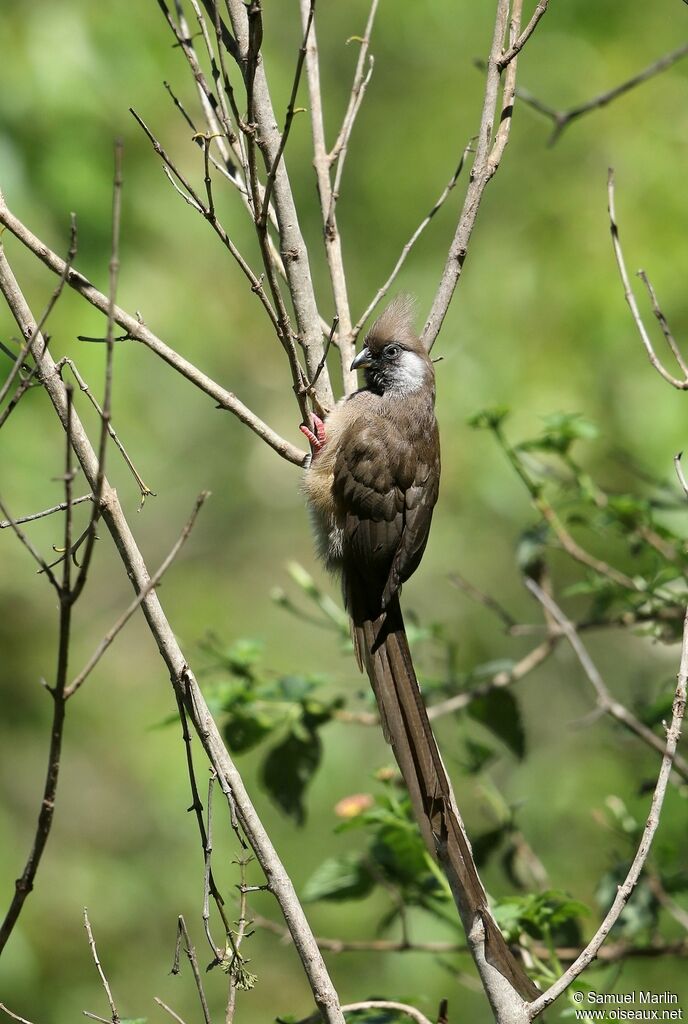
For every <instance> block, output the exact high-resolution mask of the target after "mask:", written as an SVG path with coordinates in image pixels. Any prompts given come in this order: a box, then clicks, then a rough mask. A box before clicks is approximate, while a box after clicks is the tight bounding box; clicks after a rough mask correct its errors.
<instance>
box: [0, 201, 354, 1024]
mask: <svg viewBox="0 0 688 1024" xmlns="http://www.w3.org/2000/svg"><path fill="white" fill-rule="evenodd" d="M1 216H2V210H1V209H0V217H1ZM0 289H1V290H2V292H3V294H4V295H5V297H6V299H7V302H8V305H9V307H10V309H11V311H12V313H13V315H14V317H15V320H16V321H17V323H18V325H19V328H20V330H21V331H22V333H24V331H29V332H32V331H34V329H35V326H36V324H35V320H34V318H33V317H32V315H31V311H30V309H29V307H28V305H27V303H26V300H25V299H24V296H23V295H22V293H21V290H20V289H19V286H18V284H17V281H16V279H15V277H14V275H13V273H12V271H11V268H10V267H9V264H8V263H7V259H6V257H5V255H4V251H3V249H2V247H0ZM25 336H26V335H25ZM37 340H38V351H37V352H36V350H35V349H34V355H37V357H38V358H39V359H40V361H41V370H40V372H41V379H42V380H43V383H44V387H45V390H46V392H47V394H48V396H49V398H50V400H51V402H52V403H53V406H54V408H55V411H56V412H57V414H58V416H59V418H60V420H61V422H62V424H63V426H64V425H65V423H66V395H65V388H64V384H63V383H62V381H61V380H60V378H59V376H58V375H57V374H56V373H55V363H54V360H53V359H52V356H51V355H50V353H49V352H48V351H45V349H44V347H43V349H41V345H40V339H37ZM72 442H73V446H74V452H75V454H76V456H77V459H78V460H79V462H80V464H81V466H82V468H83V471H84V474H85V476H86V479H87V480H88V482H89V484H90V485H91V486H92V487H94V486H95V482H96V479H97V473H98V466H97V457H96V453H95V451H94V450H93V447H92V445H91V443H90V441H89V439H88V437H87V435H86V433H85V431H84V428H83V425H82V424H81V422H80V420H79V418H78V416H77V415H76V413H74V415H73V417H72ZM101 507H102V517H103V520H104V522H105V524H106V526H107V528H108V530H109V531H110V534H111V535H112V538H113V540H114V541H115V545H116V547H117V550H118V552H119V554H120V557H121V559H122V561H123V563H124V567H125V569H126V572H127V576H128V577H129V579H130V580H131V581H132V584H133V586H134V587H135V589H136V591H137V593H138V592H140V591H141V590H142V589H143V588H144V587H145V586H146V585H147V583H148V581H149V579H150V576H149V574H148V571H147V569H146V566H145V563H144V560H143V557H142V555H141V552H140V551H139V549H138V546H137V544H136V541H135V539H134V536H133V534H132V532H131V529H130V527H129V524H128V522H127V520H126V518H125V516H124V513H123V510H122V506H121V505H120V503H119V500H118V498H117V494H116V492H115V491H114V490H113V488H112V487H111V486H110V485H109V483H108V482H107V481H105V483H104V487H103V499H102V502H101ZM142 610H143V612H144V615H145V617H146V621H147V622H148V625H149V628H150V630H151V633H152V634H153V637H154V638H155V641H156V644H157V646H158V649H159V651H160V653H161V655H162V657H163V659H164V661H165V664H166V665H167V667H168V670H169V673H170V679H171V682H172V685H173V686H174V689H175V692H176V693H177V694H178V695H179V696H180V697H181V698H182V699H183V700H184V703H185V706H186V707H187V708H188V710H189V713H190V716H191V719H192V721H193V725H194V728H195V730H196V732H197V734H198V736H199V738H200V740H201V742H202V744H203V747H204V749H205V751H206V754H207V755H208V758H209V760H210V762H211V764H212V765H213V768H214V769H215V771H216V772H217V776H218V782H219V785H220V788H221V789H222V792H223V793H224V795H225V796H226V797H227V800H228V802H229V804H230V813H231V809H233V808H236V814H237V817H238V819H239V822H240V824H241V827H242V829H243V831H244V833H245V835H246V838H247V840H248V842H249V843H250V845H251V847H252V849H253V851H254V853H255V855H256V859H257V860H258V862H259V864H260V865H261V868H262V870H263V872H264V873H265V876H266V879H267V885H268V887H269V889H270V891H271V892H272V893H273V895H274V896H275V897H276V899H277V901H278V903H279V905H280V908H281V910H282V913H283V914H284V918H285V921H286V923H287V926H288V927H289V931H290V933H291V935H292V937H293V939H294V945H295V948H296V950H297V952H298V954H299V957H300V959H301V961H302V963H303V966H304V971H305V973H306V976H307V978H308V981H309V984H310V987H311V990H312V992H313V997H314V1000H315V1003H316V1005H317V1006H318V1007H319V1009H320V1011H321V1012H322V1014H323V1017H324V1019H325V1021H326V1024H344V1017H343V1014H342V1012H341V1009H340V1006H339V1000H338V997H337V993H336V990H335V988H334V986H333V984H332V981H331V979H330V977H329V974H328V972H327V968H326V966H325V962H324V960H323V958H322V954H321V953H320V951H319V950H318V947H317V943H316V941H315V938H314V936H313V933H312V931H311V929H310V926H309V924H308V921H307V919H306V916H305V914H304V911H303V907H302V906H301V904H300V902H299V900H298V897H297V895H296V891H295V889H294V886H293V883H292V881H291V879H290V878H289V875H288V874H287V872H286V870H285V868H284V865H283V864H282V862H281V860H280V859H279V856H278V854H277V851H276V850H275V848H274V846H273V844H272V841H271V840H270V837H269V835H268V833H267V832H266V830H265V827H264V826H263V823H262V822H261V820H260V818H259V817H258V815H257V813H256V810H255V808H254V807H253V804H252V802H251V799H250V797H249V795H248V793H247V791H246V788H245V786H244V783H243V780H242V778H241V775H240V773H239V772H238V771H237V768H236V766H235V764H234V762H233V761H232V759H231V757H230V755H229V753H228V751H227V748H226V747H225V745H224V743H223V741H222V737H221V735H220V732H219V730H218V728H217V725H216V723H215V721H214V719H213V717H212V715H211V714H210V710H209V708H208V706H207V704H206V702H205V699H204V697H203V694H202V692H201V690H200V688H199V686H198V683H197V681H196V679H195V677H194V675H193V673H192V672H191V670H190V668H189V666H188V664H187V662H186V659H185V658H184V655H183V653H182V650H181V648H180V646H179V643H178V641H177V638H176V637H175V634H174V631H173V630H172V627H171V626H170V623H169V622H168V620H167V618H166V617H165V614H164V611H163V609H162V606H161V604H160V601H159V598H158V596H157V593H156V591H155V590H152V591H151V592H150V593H149V594H147V596H146V597H145V599H144V600H143V602H142Z"/></svg>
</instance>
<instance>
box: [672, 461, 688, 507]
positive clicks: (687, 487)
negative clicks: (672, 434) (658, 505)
mask: <svg viewBox="0 0 688 1024" xmlns="http://www.w3.org/2000/svg"><path fill="white" fill-rule="evenodd" d="M682 458H683V452H679V453H678V454H677V455H674V468H675V469H676V476H677V477H678V480H679V483H680V484H681V487H682V488H683V493H684V494H685V496H686V498H688V480H686V478H685V475H684V473H683V466H682V465H681V459H682Z"/></svg>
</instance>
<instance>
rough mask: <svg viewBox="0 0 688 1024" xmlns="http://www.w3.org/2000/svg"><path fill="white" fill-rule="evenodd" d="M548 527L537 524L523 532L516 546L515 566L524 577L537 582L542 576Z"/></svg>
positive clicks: (544, 524)
mask: <svg viewBox="0 0 688 1024" xmlns="http://www.w3.org/2000/svg"><path fill="white" fill-rule="evenodd" d="M548 540H549V527H548V526H547V524H546V523H538V525H537V526H531V527H530V528H529V529H527V530H524V531H523V533H522V534H521V536H520V537H519V539H518V544H517V545H516V565H517V566H518V567H519V569H520V570H521V572H522V573H523V574H524V575H525V576H530V577H531V578H532V579H535V580H538V579H540V577H541V575H542V571H543V568H544V564H545V555H546V554H547V541H548Z"/></svg>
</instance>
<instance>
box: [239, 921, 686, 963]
mask: <svg viewBox="0 0 688 1024" xmlns="http://www.w3.org/2000/svg"><path fill="white" fill-rule="evenodd" d="M251 920H252V922H253V924H254V925H255V926H256V927H257V928H263V929H265V931H268V932H271V933H272V934H273V935H277V936H278V937H279V938H280V939H282V941H283V942H289V941H290V937H289V932H288V931H287V929H286V928H285V927H284V925H281V924H279V923H278V922H277V921H272V920H270V918H267V917H263V916H261V915H260V914H253V915H252V918H251ZM317 941H318V946H319V947H320V949H324V950H325V951H326V952H328V953H333V954H337V955H339V954H345V953H428V954H430V955H431V956H447V955H451V954H463V953H470V950H469V948H468V946H467V945H466V944H465V943H461V942H418V941H416V940H411V939H409V940H403V939H402V940H397V939H329V938H324V937H323V936H318V940H317ZM528 950H529V951H530V952H532V953H533V954H534V955H535V956H537V957H539V958H540V959H542V960H547V959H548V958H549V957H550V956H551V954H552V950H551V948H550V947H549V946H546V945H543V944H540V943H532V944H529V945H528ZM579 953H580V950H579V949H576V948H574V947H573V946H557V947H556V955H557V959H558V960H559V961H561V962H562V963H573V961H574V960H575V959H576V958H577V956H578V954H579ZM665 956H666V957H680V958H684V957H688V939H684V940H682V941H678V942H653V943H652V944H650V945H644V946H634V945H632V944H631V943H630V942H627V941H625V940H621V941H619V942H610V943H607V944H606V945H604V946H602V948H601V949H600V950H599V951H598V953H597V957H596V959H597V960H598V961H600V962H602V963H618V962H619V961H621V960H626V959H633V960H642V959H645V958H647V959H660V958H661V957H665Z"/></svg>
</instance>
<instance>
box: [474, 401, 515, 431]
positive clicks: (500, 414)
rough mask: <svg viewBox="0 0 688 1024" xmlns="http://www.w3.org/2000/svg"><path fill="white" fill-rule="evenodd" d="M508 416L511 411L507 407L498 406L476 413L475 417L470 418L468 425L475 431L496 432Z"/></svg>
mask: <svg viewBox="0 0 688 1024" xmlns="http://www.w3.org/2000/svg"><path fill="white" fill-rule="evenodd" d="M508 415H509V409H507V407H506V406H504V405H497V406H493V408H491V409H481V410H480V411H479V412H476V413H474V414H473V416H469V418H468V420H467V423H468V426H469V427H473V429H474V430H495V429H496V428H497V427H500V426H501V425H502V423H503V422H504V420H505V419H506V418H507V416H508Z"/></svg>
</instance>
